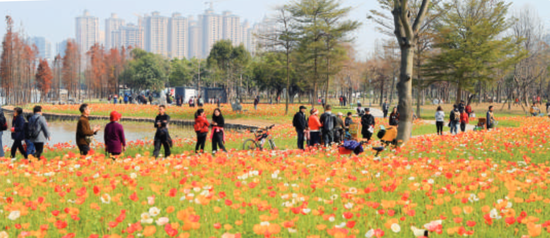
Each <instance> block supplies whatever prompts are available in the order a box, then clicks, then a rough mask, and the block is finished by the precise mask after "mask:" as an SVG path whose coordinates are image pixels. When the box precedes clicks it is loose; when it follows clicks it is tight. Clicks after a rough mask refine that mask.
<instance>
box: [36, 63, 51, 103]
mask: <svg viewBox="0 0 550 238" xmlns="http://www.w3.org/2000/svg"><path fill="white" fill-rule="evenodd" d="M52 79H53V73H52V70H51V69H50V66H49V65H48V61H47V60H45V59H42V60H40V63H39V64H38V70H37V72H36V86H37V87H38V89H39V90H40V92H42V95H41V97H40V99H41V100H42V99H43V98H44V97H45V96H46V95H47V94H48V93H49V92H50V89H51V87H52Z"/></svg>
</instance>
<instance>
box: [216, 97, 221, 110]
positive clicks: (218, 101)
mask: <svg viewBox="0 0 550 238" xmlns="http://www.w3.org/2000/svg"><path fill="white" fill-rule="evenodd" d="M216 103H217V104H218V108H220V98H216Z"/></svg>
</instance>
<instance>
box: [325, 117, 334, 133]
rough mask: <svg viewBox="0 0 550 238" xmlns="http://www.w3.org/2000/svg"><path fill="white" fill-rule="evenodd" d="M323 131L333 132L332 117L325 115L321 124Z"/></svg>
mask: <svg viewBox="0 0 550 238" xmlns="http://www.w3.org/2000/svg"><path fill="white" fill-rule="evenodd" d="M323 129H324V130H325V131H332V130H334V116H333V115H332V114H326V116H325V121H324V122H323Z"/></svg>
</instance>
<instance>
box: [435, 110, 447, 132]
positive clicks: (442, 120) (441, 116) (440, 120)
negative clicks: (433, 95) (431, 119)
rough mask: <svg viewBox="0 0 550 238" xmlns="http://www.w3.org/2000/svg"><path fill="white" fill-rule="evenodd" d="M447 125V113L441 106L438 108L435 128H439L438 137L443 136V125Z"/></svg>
mask: <svg viewBox="0 0 550 238" xmlns="http://www.w3.org/2000/svg"><path fill="white" fill-rule="evenodd" d="M444 123H445V112H444V111H443V109H441V106H438V107H437V111H436V112H435V126H436V127H437V135H441V136H442V135H443V124H444Z"/></svg>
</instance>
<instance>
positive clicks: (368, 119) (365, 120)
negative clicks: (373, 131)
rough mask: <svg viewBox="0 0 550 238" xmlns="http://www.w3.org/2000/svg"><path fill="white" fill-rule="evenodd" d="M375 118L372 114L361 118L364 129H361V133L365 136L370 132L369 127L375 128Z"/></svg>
mask: <svg viewBox="0 0 550 238" xmlns="http://www.w3.org/2000/svg"><path fill="white" fill-rule="evenodd" d="M374 125H375V122H374V117H373V116H372V115H371V114H365V115H363V116H362V117H361V126H362V127H363V128H362V129H361V133H362V134H365V132H367V131H368V130H369V127H370V126H372V127H374Z"/></svg>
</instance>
